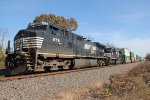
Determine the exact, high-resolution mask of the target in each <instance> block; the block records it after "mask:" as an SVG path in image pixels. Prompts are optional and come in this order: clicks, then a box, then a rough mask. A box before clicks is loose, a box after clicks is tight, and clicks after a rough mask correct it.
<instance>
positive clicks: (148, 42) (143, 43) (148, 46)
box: [112, 35, 150, 57]
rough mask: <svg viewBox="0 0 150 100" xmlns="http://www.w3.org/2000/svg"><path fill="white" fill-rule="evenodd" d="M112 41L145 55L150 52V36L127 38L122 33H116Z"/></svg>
mask: <svg viewBox="0 0 150 100" xmlns="http://www.w3.org/2000/svg"><path fill="white" fill-rule="evenodd" d="M112 41H113V43H114V44H115V45H117V46H118V47H125V48H129V49H130V50H131V51H133V52H135V53H137V54H139V55H140V56H143V57H144V56H145V55H146V53H150V38H144V39H143V38H132V39H127V38H125V37H124V36H122V35H120V36H119V35H116V36H114V37H113V38H112Z"/></svg>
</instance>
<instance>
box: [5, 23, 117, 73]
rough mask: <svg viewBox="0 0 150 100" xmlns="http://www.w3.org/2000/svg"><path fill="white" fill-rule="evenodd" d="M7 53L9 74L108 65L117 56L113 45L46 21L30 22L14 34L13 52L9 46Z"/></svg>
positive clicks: (113, 61)
mask: <svg viewBox="0 0 150 100" xmlns="http://www.w3.org/2000/svg"><path fill="white" fill-rule="evenodd" d="M8 44H10V43H8ZM6 53H7V57H6V67H7V70H8V71H9V73H10V74H11V75H15V74H20V73H28V72H30V71H38V70H45V71H50V70H53V69H61V70H62V69H66V68H69V69H73V68H75V67H86V66H102V65H109V64H115V63H116V62H117V60H118V57H119V51H117V49H115V48H107V47H106V46H105V45H103V44H100V43H98V42H91V40H88V39H86V38H84V37H83V36H80V35H78V34H75V33H72V32H69V31H66V30H62V29H59V28H58V27H56V26H53V25H51V24H48V23H45V22H41V23H31V24H29V25H28V28H27V29H25V30H20V31H19V32H18V33H17V34H16V36H15V37H14V52H10V47H9V45H8V48H7V52H6Z"/></svg>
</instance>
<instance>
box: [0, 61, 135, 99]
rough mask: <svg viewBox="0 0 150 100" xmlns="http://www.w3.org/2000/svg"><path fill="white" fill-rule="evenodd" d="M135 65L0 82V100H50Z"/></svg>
mask: <svg viewBox="0 0 150 100" xmlns="http://www.w3.org/2000/svg"><path fill="white" fill-rule="evenodd" d="M137 64H138V63H132V64H123V65H116V66H111V67H106V66H105V67H103V68H100V69H94V70H87V71H81V72H72V73H66V74H59V75H53V76H43V77H36V78H28V79H20V80H13V81H6V82H0V100H43V99H45V98H47V99H46V100H52V99H51V98H52V97H53V96H56V95H57V94H58V93H59V92H62V91H67V90H73V89H76V88H80V87H84V86H86V85H88V84H92V83H94V82H96V81H102V80H104V79H107V78H108V77H109V76H110V75H112V74H114V73H120V72H125V71H128V70H130V69H132V68H133V67H134V66H136V65H137Z"/></svg>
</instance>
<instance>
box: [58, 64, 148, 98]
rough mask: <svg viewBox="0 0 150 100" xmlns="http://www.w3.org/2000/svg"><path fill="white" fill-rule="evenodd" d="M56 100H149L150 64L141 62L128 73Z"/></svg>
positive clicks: (63, 94) (60, 96)
mask: <svg viewBox="0 0 150 100" xmlns="http://www.w3.org/2000/svg"><path fill="white" fill-rule="evenodd" d="M55 99H56V100H70V99H73V100H74V99H75V100H76V99H77V100H83V99H84V100H94V99H96V100H103V99H104V100H105V99H106V100H107V99H108V100H150V62H142V63H140V64H139V65H137V66H135V67H134V68H133V69H131V70H130V71H128V72H125V73H121V74H114V75H111V76H110V77H109V79H108V80H107V82H95V84H92V85H91V86H89V87H86V88H84V89H78V90H76V91H73V92H64V93H61V94H60V95H59V96H57V97H56V98H55Z"/></svg>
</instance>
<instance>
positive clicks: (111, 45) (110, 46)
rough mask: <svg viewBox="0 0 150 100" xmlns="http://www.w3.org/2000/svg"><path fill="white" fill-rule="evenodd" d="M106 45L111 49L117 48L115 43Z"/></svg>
mask: <svg viewBox="0 0 150 100" xmlns="http://www.w3.org/2000/svg"><path fill="white" fill-rule="evenodd" d="M105 45H106V46H107V47H109V48H117V47H116V46H115V45H114V44H113V43H106V44H105Z"/></svg>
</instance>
